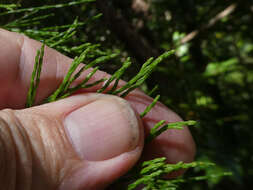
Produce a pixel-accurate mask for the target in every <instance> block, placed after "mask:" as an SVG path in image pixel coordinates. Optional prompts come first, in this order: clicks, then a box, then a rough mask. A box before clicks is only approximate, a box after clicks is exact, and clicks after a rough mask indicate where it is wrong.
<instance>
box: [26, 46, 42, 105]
mask: <svg viewBox="0 0 253 190" xmlns="http://www.w3.org/2000/svg"><path fill="white" fill-rule="evenodd" d="M44 48H45V44H43V45H42V46H41V49H40V50H37V55H36V57H35V64H34V68H33V72H32V76H31V82H30V88H29V91H28V95H27V101H26V102H27V103H26V107H31V106H33V104H34V100H35V96H36V91H37V89H38V86H39V83H40V74H41V70H42V64H43V56H44Z"/></svg>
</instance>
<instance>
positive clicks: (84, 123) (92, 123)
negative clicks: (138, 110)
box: [64, 97, 140, 161]
mask: <svg viewBox="0 0 253 190" xmlns="http://www.w3.org/2000/svg"><path fill="white" fill-rule="evenodd" d="M64 125H65V129H66V133H67V135H68V137H69V139H70V142H71V143H72V144H73V147H74V148H75V150H76V152H77V153H78V154H79V155H80V157H81V158H83V159H84V160H90V161H101V160H106V159H110V158H113V157H115V156H118V155H120V154H122V153H124V152H128V151H131V150H133V149H135V148H136V146H137V145H138V143H139V136H140V133H139V124H138V120H137V118H136V115H135V112H134V111H133V110H132V108H131V107H130V105H129V104H128V103H127V102H126V101H125V100H123V99H120V98H116V97H115V98H104V99H100V100H97V101H94V102H92V103H90V104H88V105H85V106H83V107H81V108H79V109H77V110H75V111H73V112H72V113H70V114H69V115H68V116H67V117H66V118H65V122H64Z"/></svg>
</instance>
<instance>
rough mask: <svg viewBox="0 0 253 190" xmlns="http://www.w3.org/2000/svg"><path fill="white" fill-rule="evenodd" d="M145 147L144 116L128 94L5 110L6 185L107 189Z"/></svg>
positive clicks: (1, 170)
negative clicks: (140, 114) (122, 97)
mask: <svg viewBox="0 0 253 190" xmlns="http://www.w3.org/2000/svg"><path fill="white" fill-rule="evenodd" d="M142 148H143V129H142V124H141V122H140V119H138V117H136V114H135V112H134V111H133V110H132V108H131V107H130V105H129V104H128V103H127V102H126V101H125V100H123V99H121V98H119V97H115V96H111V95H103V94H85V95H76V96H72V97H69V98H66V99H63V100H60V101H57V102H54V103H49V104H44V105H41V106H37V107H32V108H29V109H24V110H2V111H0V186H1V187H3V189H10V190H14V189H18V190H22V189H25V190H28V189H37V190H40V189H43V190H44V189H48V190H50V189H60V190H65V189H66V190H76V189H103V188H105V187H106V186H107V185H109V184H110V183H112V182H113V181H114V180H115V179H117V178H118V177H120V176H121V175H123V174H124V173H126V172H127V171H128V170H129V169H130V168H131V167H132V166H133V165H134V164H135V163H136V161H137V160H138V159H139V157H140V154H141V151H142Z"/></svg>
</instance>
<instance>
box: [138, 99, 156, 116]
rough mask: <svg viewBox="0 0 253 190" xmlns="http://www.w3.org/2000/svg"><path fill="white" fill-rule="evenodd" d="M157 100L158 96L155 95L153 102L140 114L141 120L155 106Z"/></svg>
mask: <svg viewBox="0 0 253 190" xmlns="http://www.w3.org/2000/svg"><path fill="white" fill-rule="evenodd" d="M159 98H160V95H157V96H156V97H155V98H154V100H153V102H152V103H151V104H150V105H149V106H147V107H146V109H145V110H144V111H143V112H142V113H141V114H140V117H141V118H143V117H145V115H147V113H148V112H150V110H151V109H152V108H153V107H154V106H155V105H156V103H157V101H158V100H159Z"/></svg>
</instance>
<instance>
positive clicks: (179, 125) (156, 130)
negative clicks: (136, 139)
mask: <svg viewBox="0 0 253 190" xmlns="http://www.w3.org/2000/svg"><path fill="white" fill-rule="evenodd" d="M164 123H165V120H162V121H159V122H158V123H157V124H155V126H154V127H153V128H152V129H151V130H150V134H149V136H148V137H147V138H146V139H145V142H146V143H149V142H151V141H152V140H153V139H155V138H156V137H158V136H159V135H160V134H162V133H163V132H165V131H167V130H169V129H183V127H184V126H192V125H196V123H197V122H196V121H192V120H189V121H180V122H175V123H168V124H166V125H163V124H164Z"/></svg>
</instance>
